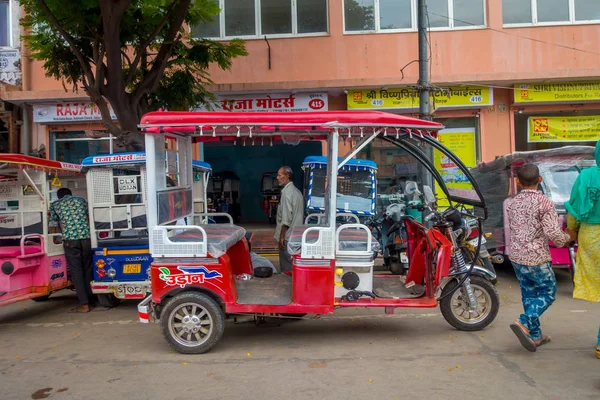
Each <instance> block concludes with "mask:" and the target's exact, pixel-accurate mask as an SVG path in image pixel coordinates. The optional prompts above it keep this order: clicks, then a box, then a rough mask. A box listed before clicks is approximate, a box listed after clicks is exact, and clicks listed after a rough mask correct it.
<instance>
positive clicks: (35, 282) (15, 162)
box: [0, 154, 86, 306]
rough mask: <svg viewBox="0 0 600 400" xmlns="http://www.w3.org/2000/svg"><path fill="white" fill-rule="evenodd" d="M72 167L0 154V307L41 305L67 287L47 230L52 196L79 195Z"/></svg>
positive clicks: (79, 181) (56, 239) (81, 189)
mask: <svg viewBox="0 0 600 400" xmlns="http://www.w3.org/2000/svg"><path fill="white" fill-rule="evenodd" d="M80 171H81V166H80V165H76V164H69V163H63V162H58V161H50V160H45V159H41V158H36V157H29V156H25V155H22V154H0V306H3V305H7V304H11V303H16V302H18V301H22V300H28V299H32V300H35V301H41V300H46V299H48V297H49V296H50V295H51V294H52V293H53V292H55V291H57V290H61V289H64V288H67V287H69V286H71V281H70V279H69V271H68V268H67V263H66V260H65V255H64V251H63V246H62V235H61V234H60V233H59V232H55V231H56V230H57V228H56V227H52V226H50V225H51V223H50V221H49V215H48V210H49V207H50V203H51V202H52V201H53V200H56V198H57V197H56V192H57V190H58V189H60V188H61V187H68V188H69V189H71V191H72V192H73V194H74V195H81V196H85V192H86V190H85V176H84V175H83V174H81V173H80Z"/></svg>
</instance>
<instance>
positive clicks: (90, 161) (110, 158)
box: [82, 152, 212, 171]
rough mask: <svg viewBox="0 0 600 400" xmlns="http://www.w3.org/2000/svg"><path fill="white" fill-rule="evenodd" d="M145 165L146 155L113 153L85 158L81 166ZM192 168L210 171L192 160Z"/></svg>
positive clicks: (207, 167)
mask: <svg viewBox="0 0 600 400" xmlns="http://www.w3.org/2000/svg"><path fill="white" fill-rule="evenodd" d="M145 163H146V153H143V152H136V153H115V154H103V155H97V156H90V157H86V158H85V159H84V160H83V162H82V164H83V166H84V167H88V168H90V167H109V166H118V165H138V164H139V165H143V164H145ZM192 167H193V168H195V169H200V170H204V171H212V167H211V166H210V164H209V163H206V162H204V161H198V160H192Z"/></svg>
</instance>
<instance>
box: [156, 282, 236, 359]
mask: <svg viewBox="0 0 600 400" xmlns="http://www.w3.org/2000/svg"><path fill="white" fill-rule="evenodd" d="M160 325H161V328H162V331H163V335H164V336H165V339H167V341H168V342H169V344H170V345H171V347H173V348H174V349H175V350H177V351H178V352H180V353H183V354H202V353H206V352H208V351H209V350H210V349H212V348H213V347H214V346H215V345H216V344H217V343H218V342H219V340H221V337H222V336H223V331H224V330H225V314H224V313H223V310H222V309H221V307H220V306H219V305H218V304H217V302H216V301H215V300H213V299H212V298H211V297H209V296H207V295H205V294H203V293H198V292H185V293H181V294H179V295H177V296H175V297H173V298H172V299H171V300H169V302H168V303H167V304H166V306H165V307H164V309H163V310H162V312H161V318H160Z"/></svg>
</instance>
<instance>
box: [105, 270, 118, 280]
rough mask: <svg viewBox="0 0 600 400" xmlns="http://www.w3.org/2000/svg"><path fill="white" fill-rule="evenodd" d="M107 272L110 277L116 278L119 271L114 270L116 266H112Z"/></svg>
mask: <svg viewBox="0 0 600 400" xmlns="http://www.w3.org/2000/svg"><path fill="white" fill-rule="evenodd" d="M106 274H107V275H108V277H109V278H110V279H114V278H115V276H117V271H115V270H114V268H110V269H109V270H108V271H107V272H106Z"/></svg>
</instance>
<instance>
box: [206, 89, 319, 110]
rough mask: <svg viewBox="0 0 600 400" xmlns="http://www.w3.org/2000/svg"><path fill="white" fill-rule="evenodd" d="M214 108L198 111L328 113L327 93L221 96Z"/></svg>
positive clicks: (214, 103)
mask: <svg viewBox="0 0 600 400" xmlns="http://www.w3.org/2000/svg"><path fill="white" fill-rule="evenodd" d="M210 106H211V107H212V109H211V107H200V108H198V109H196V111H235V112H292V111H293V112H298V111H327V110H328V97H327V93H271V94H248V95H245V94H242V95H230V96H222V95H219V96H217V98H216V101H214V102H212V103H211V104H210Z"/></svg>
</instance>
